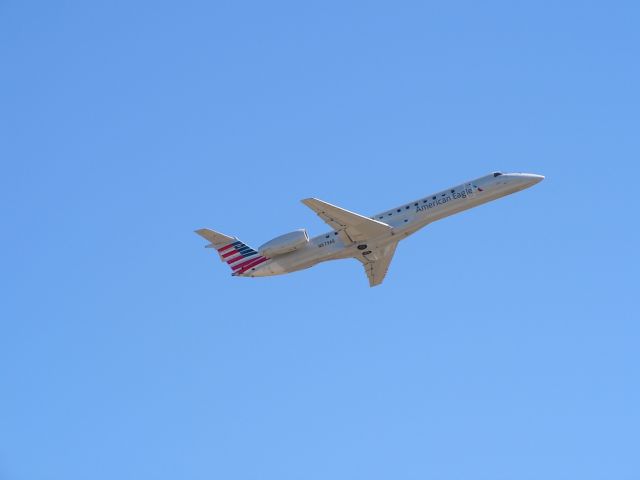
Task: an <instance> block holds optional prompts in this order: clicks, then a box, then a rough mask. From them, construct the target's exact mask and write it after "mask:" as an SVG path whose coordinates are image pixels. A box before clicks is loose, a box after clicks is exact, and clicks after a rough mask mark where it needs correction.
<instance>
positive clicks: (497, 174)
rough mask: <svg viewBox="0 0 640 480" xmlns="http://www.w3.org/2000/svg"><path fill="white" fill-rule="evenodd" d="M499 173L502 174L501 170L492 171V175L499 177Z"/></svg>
mask: <svg viewBox="0 0 640 480" xmlns="http://www.w3.org/2000/svg"><path fill="white" fill-rule="evenodd" d="M500 175H502V172H493V176H494V177H499V176H500Z"/></svg>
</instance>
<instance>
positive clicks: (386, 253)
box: [356, 242, 398, 287]
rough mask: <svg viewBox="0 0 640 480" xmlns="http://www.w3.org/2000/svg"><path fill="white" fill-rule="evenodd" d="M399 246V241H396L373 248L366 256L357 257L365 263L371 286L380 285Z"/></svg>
mask: <svg viewBox="0 0 640 480" xmlns="http://www.w3.org/2000/svg"><path fill="white" fill-rule="evenodd" d="M397 246H398V242H394V243H392V244H390V245H387V246H386V247H382V248H376V249H373V250H372V251H371V253H370V254H368V255H366V258H360V257H356V258H357V259H358V260H359V261H361V262H362V264H363V265H364V271H365V273H366V274H367V277H368V278H369V286H370V287H375V286H376V285H380V284H381V283H382V281H383V280H384V277H385V275H386V274H387V271H388V270H389V264H390V263H391V260H392V259H393V254H394V253H395V251H396V247H397Z"/></svg>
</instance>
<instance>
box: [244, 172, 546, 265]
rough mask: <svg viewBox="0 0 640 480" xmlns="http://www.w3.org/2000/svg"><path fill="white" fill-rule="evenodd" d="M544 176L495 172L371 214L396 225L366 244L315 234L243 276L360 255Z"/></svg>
mask: <svg viewBox="0 0 640 480" xmlns="http://www.w3.org/2000/svg"><path fill="white" fill-rule="evenodd" d="M543 178H544V177H543V176H541V175H533V174H527V173H504V174H500V173H492V174H490V175H486V176H484V177H480V178H478V179H476V180H472V181H469V182H465V183H462V184H460V185H457V186H455V187H451V188H448V189H446V190H442V191H440V192H438V193H434V194H431V195H429V196H427V197H423V198H421V199H419V200H414V201H413V202H409V203H405V204H402V205H401V206H399V207H396V208H393V209H391V210H386V211H384V212H382V213H378V214H376V215H373V216H371V217H370V218H372V219H374V220H379V221H380V222H384V223H386V224H388V225H389V226H391V227H392V229H391V230H390V232H389V233H387V234H385V235H382V236H380V237H377V238H373V239H371V240H369V241H368V242H366V245H363V244H362V243H357V242H350V243H348V244H346V243H345V242H344V241H343V240H342V236H341V235H339V232H337V231H331V232H328V233H325V234H323V235H318V236H317V237H313V238H311V239H310V240H309V243H308V244H306V245H305V246H304V247H303V248H301V249H299V250H295V251H293V252H290V253H286V254H283V255H279V256H276V257H274V258H272V259H269V260H268V261H266V262H265V263H263V264H262V265H259V266H258V267H256V268H255V269H251V270H249V271H247V272H245V273H244V274H242V276H246V277H262V276H269V275H279V274H283V273H289V272H294V271H296V270H302V269H304V268H308V267H311V266H313V265H316V264H317V263H320V262H325V261H327V260H336V259H339V258H351V257H353V258H358V256H360V255H362V254H363V252H364V253H366V252H367V251H368V250H370V249H373V248H378V247H383V246H385V245H388V244H390V243H392V242H397V241H399V240H402V239H404V238H406V237H408V236H409V235H411V234H412V233H415V232H416V231H418V230H419V229H421V228H422V227H424V226H426V225H428V224H430V223H432V222H435V221H436V220H440V219H442V218H445V217H448V216H450V215H453V214H455V213H459V212H462V211H463V210H468V209H470V208H473V207H477V206H478V205H482V204H483V203H487V202H490V201H492V200H496V199H498V198H500V197H504V196H505V195H509V194H511V193H515V192H518V191H520V190H524V189H525V188H528V187H530V186H532V185H535V184H536V183H538V182H540V181H541V180H542V179H543Z"/></svg>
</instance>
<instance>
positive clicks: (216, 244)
mask: <svg viewBox="0 0 640 480" xmlns="http://www.w3.org/2000/svg"><path fill="white" fill-rule="evenodd" d="M196 233H197V234H198V235H200V236H201V237H203V238H205V239H206V240H208V241H209V242H211V243H210V244H209V245H206V246H205V248H215V249H216V250H217V251H218V255H220V260H222V261H223V262H225V263H226V264H227V265H229V267H230V268H231V270H232V271H233V273H232V275H241V274H243V273H244V272H246V271H247V270H249V269H251V268H253V267H255V266H256V265H260V264H261V263H264V262H266V261H267V260H268V258H267V257H265V256H263V255H260V254H259V253H258V252H256V251H255V250H254V249H253V248H251V247H249V246H248V245H246V244H245V243H242V242H241V241H240V240H238V239H237V238H236V237H229V236H228V235H225V234H223V233H218V232H215V231H213V230H210V229H208V228H201V229H200V230H196Z"/></svg>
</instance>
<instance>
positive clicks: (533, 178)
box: [525, 173, 544, 185]
mask: <svg viewBox="0 0 640 480" xmlns="http://www.w3.org/2000/svg"><path fill="white" fill-rule="evenodd" d="M525 175H526V177H527V180H528V182H529V184H530V185H535V184H536V183H540V182H541V181H542V180H544V175H536V174H535V173H527V174H525Z"/></svg>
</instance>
